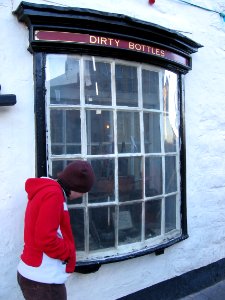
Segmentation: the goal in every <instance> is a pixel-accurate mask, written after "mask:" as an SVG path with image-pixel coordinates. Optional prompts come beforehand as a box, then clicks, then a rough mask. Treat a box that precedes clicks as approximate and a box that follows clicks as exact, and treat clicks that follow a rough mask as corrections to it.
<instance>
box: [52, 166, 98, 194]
mask: <svg viewBox="0 0 225 300" xmlns="http://www.w3.org/2000/svg"><path fill="white" fill-rule="evenodd" d="M58 179H59V180H60V181H61V183H62V184H63V186H64V187H65V188H66V189H67V190H69V191H75V192H79V193H87V192H88V191H90V189H91V188H92V186H93V183H94V180H95V175H94V172H93V169H92V167H91V165H90V164H89V163H88V162H87V161H84V160H76V161H74V162H72V163H70V164H68V166H67V167H66V168H65V169H64V170H63V171H62V172H61V173H59V175H58Z"/></svg>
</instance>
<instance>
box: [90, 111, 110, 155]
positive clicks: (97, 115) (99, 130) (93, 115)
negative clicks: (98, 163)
mask: <svg viewBox="0 0 225 300" xmlns="http://www.w3.org/2000/svg"><path fill="white" fill-rule="evenodd" d="M86 120H87V142H88V144H87V147H88V149H87V152H88V154H95V155H96V154H110V153H113V151H114V135H113V113H112V111H106V110H100V109H97V110H87V116H86Z"/></svg>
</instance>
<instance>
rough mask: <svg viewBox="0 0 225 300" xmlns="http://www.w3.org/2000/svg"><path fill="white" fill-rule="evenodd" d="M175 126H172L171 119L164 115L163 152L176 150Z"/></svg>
mask: <svg viewBox="0 0 225 300" xmlns="http://www.w3.org/2000/svg"><path fill="white" fill-rule="evenodd" d="M176 133H177V128H176V127H174V122H173V120H171V119H170V117H169V116H166V115H164V147H165V152H176V135H175V134H176Z"/></svg>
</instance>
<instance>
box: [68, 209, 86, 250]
mask: <svg viewBox="0 0 225 300" xmlns="http://www.w3.org/2000/svg"><path fill="white" fill-rule="evenodd" d="M69 213H70V223H71V227H72V231H73V235H74V238H75V242H76V249H77V250H78V251H84V241H85V239H84V210H83V209H70V210H69Z"/></svg>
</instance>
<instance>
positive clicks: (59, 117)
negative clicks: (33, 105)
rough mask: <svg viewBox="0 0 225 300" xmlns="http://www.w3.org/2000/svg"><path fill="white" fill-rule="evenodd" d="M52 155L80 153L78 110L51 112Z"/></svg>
mask: <svg viewBox="0 0 225 300" xmlns="http://www.w3.org/2000/svg"><path fill="white" fill-rule="evenodd" d="M50 124H51V125H50V126H51V151H52V154H72V153H73V154H74V153H81V124H80V111H79V110H51V111H50Z"/></svg>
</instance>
